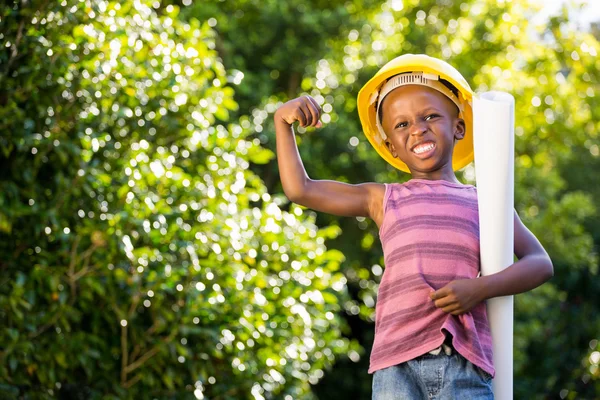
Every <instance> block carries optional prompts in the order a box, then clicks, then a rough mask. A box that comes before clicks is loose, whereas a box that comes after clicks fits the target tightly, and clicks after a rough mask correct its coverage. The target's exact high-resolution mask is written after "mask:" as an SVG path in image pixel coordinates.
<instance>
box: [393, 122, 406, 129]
mask: <svg viewBox="0 0 600 400" xmlns="http://www.w3.org/2000/svg"><path fill="white" fill-rule="evenodd" d="M407 126H408V124H407V123H406V122H399V123H398V125H396V126H395V129H398V128H406V127H407Z"/></svg>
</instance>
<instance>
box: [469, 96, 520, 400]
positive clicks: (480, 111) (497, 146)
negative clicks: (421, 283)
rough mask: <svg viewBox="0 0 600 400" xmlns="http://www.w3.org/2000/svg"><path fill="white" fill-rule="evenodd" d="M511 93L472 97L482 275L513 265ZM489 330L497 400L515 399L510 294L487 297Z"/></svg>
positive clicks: (513, 118) (512, 133)
mask: <svg viewBox="0 0 600 400" xmlns="http://www.w3.org/2000/svg"><path fill="white" fill-rule="evenodd" d="M514 109H515V100H514V98H513V96H511V95H510V94H508V93H504V92H486V93H483V94H480V95H479V97H474V98H473V140H474V147H475V177H476V184H477V196H478V203H479V232H480V253H481V254H480V256H481V274H482V275H490V274H494V273H496V272H500V271H501V270H503V269H504V268H506V267H508V266H510V265H511V264H512V263H513V251H514V229H513V228H514V225H513V224H514V214H513V213H514V211H513V210H514V125H515V123H514V120H515V117H514ZM487 312H488V318H489V321H490V327H491V331H492V342H493V351H494V358H493V359H494V367H495V369H496V376H495V378H494V380H493V381H492V382H493V390H494V398H495V399H496V400H512V398H513V296H506V297H496V298H493V299H489V300H488V301H487Z"/></svg>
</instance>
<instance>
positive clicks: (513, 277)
mask: <svg viewBox="0 0 600 400" xmlns="http://www.w3.org/2000/svg"><path fill="white" fill-rule="evenodd" d="M514 221H515V223H514V227H515V228H514V235H515V238H514V239H515V244H514V248H515V250H514V251H515V255H516V256H517V258H518V259H519V261H517V262H516V263H514V264H513V265H511V266H510V267H508V268H505V269H504V270H502V271H500V272H498V273H495V274H492V275H487V276H482V277H480V278H479V279H480V280H481V282H480V283H481V284H482V289H483V297H484V298H483V300H486V299H489V298H492V297H498V296H509V295H513V294H518V293H523V292H527V291H529V290H531V289H535V288H536V287H538V286H540V285H541V284H542V283H544V282H546V281H547V280H549V279H550V278H552V276H554V267H553V266H552V261H551V260H550V257H549V256H548V253H546V250H544V248H543V247H542V244H541V243H540V242H539V240H538V239H537V238H536V237H535V236H534V235H533V233H531V231H530V230H529V229H527V227H526V226H525V225H523V222H521V219H520V218H519V216H518V215H517V213H516V211H515V218H514Z"/></svg>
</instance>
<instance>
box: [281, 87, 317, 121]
mask: <svg viewBox="0 0 600 400" xmlns="http://www.w3.org/2000/svg"><path fill="white" fill-rule="evenodd" d="M319 118H321V107H320V106H319V103H317V101H316V100H315V99H313V98H312V97H310V96H308V95H306V96H302V97H298V98H296V99H294V100H290V101H288V102H287V103H285V104H284V105H282V106H281V107H279V108H278V109H277V111H276V112H275V119H276V120H277V119H279V120H281V121H284V122H285V123H287V124H289V125H292V124H293V123H294V122H296V121H298V122H299V123H300V126H302V127H307V126H314V127H315V128H320V127H322V126H323V124H322V123H321V121H319Z"/></svg>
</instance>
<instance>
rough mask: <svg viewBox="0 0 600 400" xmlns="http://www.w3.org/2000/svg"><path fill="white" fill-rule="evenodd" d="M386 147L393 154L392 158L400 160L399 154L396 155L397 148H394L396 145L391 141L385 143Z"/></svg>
mask: <svg viewBox="0 0 600 400" xmlns="http://www.w3.org/2000/svg"><path fill="white" fill-rule="evenodd" d="M385 145H386V146H387V148H388V150H389V151H390V153H392V157H394V158H398V153H396V148H395V147H394V145H393V144H392V143H391V142H390V141H389V140H386V141H385Z"/></svg>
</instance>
